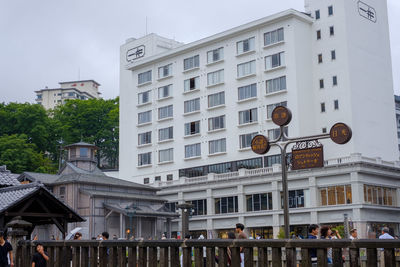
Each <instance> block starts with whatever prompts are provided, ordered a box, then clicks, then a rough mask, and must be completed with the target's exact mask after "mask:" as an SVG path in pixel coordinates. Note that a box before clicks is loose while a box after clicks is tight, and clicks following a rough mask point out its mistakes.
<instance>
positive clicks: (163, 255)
mask: <svg viewBox="0 0 400 267" xmlns="http://www.w3.org/2000/svg"><path fill="white" fill-rule="evenodd" d="M160 267H169V257H168V247H161V248H160Z"/></svg>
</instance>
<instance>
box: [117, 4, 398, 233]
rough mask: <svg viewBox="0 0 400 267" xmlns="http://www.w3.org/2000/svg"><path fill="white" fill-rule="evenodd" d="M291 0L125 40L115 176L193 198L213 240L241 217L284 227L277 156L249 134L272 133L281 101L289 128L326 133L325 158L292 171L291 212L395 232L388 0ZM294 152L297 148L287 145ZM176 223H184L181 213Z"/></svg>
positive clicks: (199, 225)
mask: <svg viewBox="0 0 400 267" xmlns="http://www.w3.org/2000/svg"><path fill="white" fill-rule="evenodd" d="M305 11H306V12H305V13H303V12H299V11H296V10H287V11H283V12H281V13H278V14H274V15H271V16H268V17H265V18H262V19H259V20H257V21H253V22H250V23H248V24H245V25H241V26H239V27H236V28H233V29H230V30H227V31H225V32H222V33H219V34H216V35H213V36H210V37H207V38H204V39H201V40H198V41H195V42H193V43H190V44H182V43H179V42H176V41H174V40H170V39H166V38H163V37H160V36H157V35H155V34H150V35H147V36H145V37H143V38H140V39H129V40H128V41H127V42H126V43H125V44H124V45H122V46H121V59H120V60H121V66H120V68H121V69H120V86H121V87H120V109H121V113H120V173H119V176H120V177H125V178H127V179H130V180H131V181H134V182H139V183H145V184H147V183H149V184H153V185H154V186H159V187H160V188H162V190H161V191H160V192H159V195H161V196H163V197H164V198H166V199H168V200H170V202H171V206H172V207H173V206H174V204H175V203H177V202H178V203H183V202H192V203H193V204H194V205H195V209H194V214H193V216H192V217H191V220H190V230H191V231H198V233H199V232H203V233H206V232H207V235H208V236H209V237H210V236H213V237H216V236H217V235H220V236H221V235H223V234H224V233H225V232H226V231H228V230H229V229H232V227H233V226H234V224H235V223H237V222H242V223H244V224H245V225H246V226H247V227H248V229H249V233H250V234H252V235H254V234H255V233H257V232H262V233H263V235H264V236H265V237H271V236H272V235H274V236H277V234H278V232H279V227H280V226H281V225H282V223H283V211H282V209H281V197H280V195H281V193H280V192H281V182H280V181H281V176H280V167H279V165H274V164H277V163H278V164H279V163H280V158H279V156H278V154H279V151H278V149H277V148H276V147H272V149H271V150H270V151H269V152H268V153H267V154H266V155H264V156H260V155H257V154H255V153H253V152H252V151H251V149H250V147H249V146H250V141H251V138H252V137H253V136H254V135H255V134H264V135H267V136H269V138H270V139H274V137H275V136H277V126H276V125H274V124H273V122H272V121H271V112H272V110H273V108H274V107H275V106H277V105H286V106H287V107H288V108H289V109H290V110H291V111H292V114H293V119H292V122H291V123H290V124H289V125H288V129H287V131H288V135H289V136H291V137H295V136H304V135H315V134H320V133H324V132H327V131H329V129H330V127H331V126H332V125H333V124H334V123H336V122H339V121H340V122H344V123H346V124H348V125H349V126H350V127H351V128H352V130H353V138H352V140H351V141H350V142H349V143H347V144H345V145H342V146H340V145H337V144H334V143H333V142H332V141H330V140H321V143H323V145H324V158H325V167H324V168H321V169H308V170H301V171H289V191H290V192H289V195H290V208H291V209H290V212H291V215H290V222H291V225H292V226H293V227H296V226H298V227H301V226H304V225H308V224H310V223H320V224H325V223H326V224H340V223H343V214H344V213H347V214H348V216H349V219H350V221H352V222H353V226H354V227H356V228H359V232H360V235H361V236H367V235H368V234H370V235H372V233H373V232H374V231H377V229H378V228H379V227H380V226H382V225H383V224H386V225H388V226H389V227H390V228H391V229H392V230H393V231H394V232H395V233H398V230H399V229H398V228H399V225H398V222H399V221H400V208H399V207H400V163H399V162H397V161H398V159H399V151H398V147H397V133H396V121H395V115H394V113H393V110H394V102H393V85H392V69H391V55H390V47H389V30H388V20H387V5H386V1H384V0H365V2H364V1H354V0H351V1H349V0H326V1H320V0H305ZM288 152H289V151H288ZM173 228H174V229H173V230H175V231H177V230H178V229H179V225H178V222H176V224H175V225H173Z"/></svg>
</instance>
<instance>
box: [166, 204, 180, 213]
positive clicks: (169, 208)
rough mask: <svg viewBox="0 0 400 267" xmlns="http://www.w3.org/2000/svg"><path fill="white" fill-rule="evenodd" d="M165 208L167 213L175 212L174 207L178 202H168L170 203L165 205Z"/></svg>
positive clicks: (175, 208)
mask: <svg viewBox="0 0 400 267" xmlns="http://www.w3.org/2000/svg"><path fill="white" fill-rule="evenodd" d="M164 205H165V208H166V209H167V210H169V211H172V212H176V211H177V210H178V208H177V207H176V206H177V205H178V202H170V203H165V204H164Z"/></svg>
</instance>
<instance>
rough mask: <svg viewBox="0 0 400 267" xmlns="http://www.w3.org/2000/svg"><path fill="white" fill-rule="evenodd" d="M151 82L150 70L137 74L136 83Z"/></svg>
mask: <svg viewBox="0 0 400 267" xmlns="http://www.w3.org/2000/svg"><path fill="white" fill-rule="evenodd" d="M146 82H151V70H149V71H146V72H143V73H139V74H138V84H142V83H146Z"/></svg>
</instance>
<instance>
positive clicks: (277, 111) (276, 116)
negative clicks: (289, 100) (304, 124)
mask: <svg viewBox="0 0 400 267" xmlns="http://www.w3.org/2000/svg"><path fill="white" fill-rule="evenodd" d="M291 120H292V112H290V110H289V109H288V108H287V107H284V106H277V107H276V108H274V110H273V111H272V121H273V122H274V123H275V124H276V125H279V126H285V125H288V124H289V122H290V121H291Z"/></svg>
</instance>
